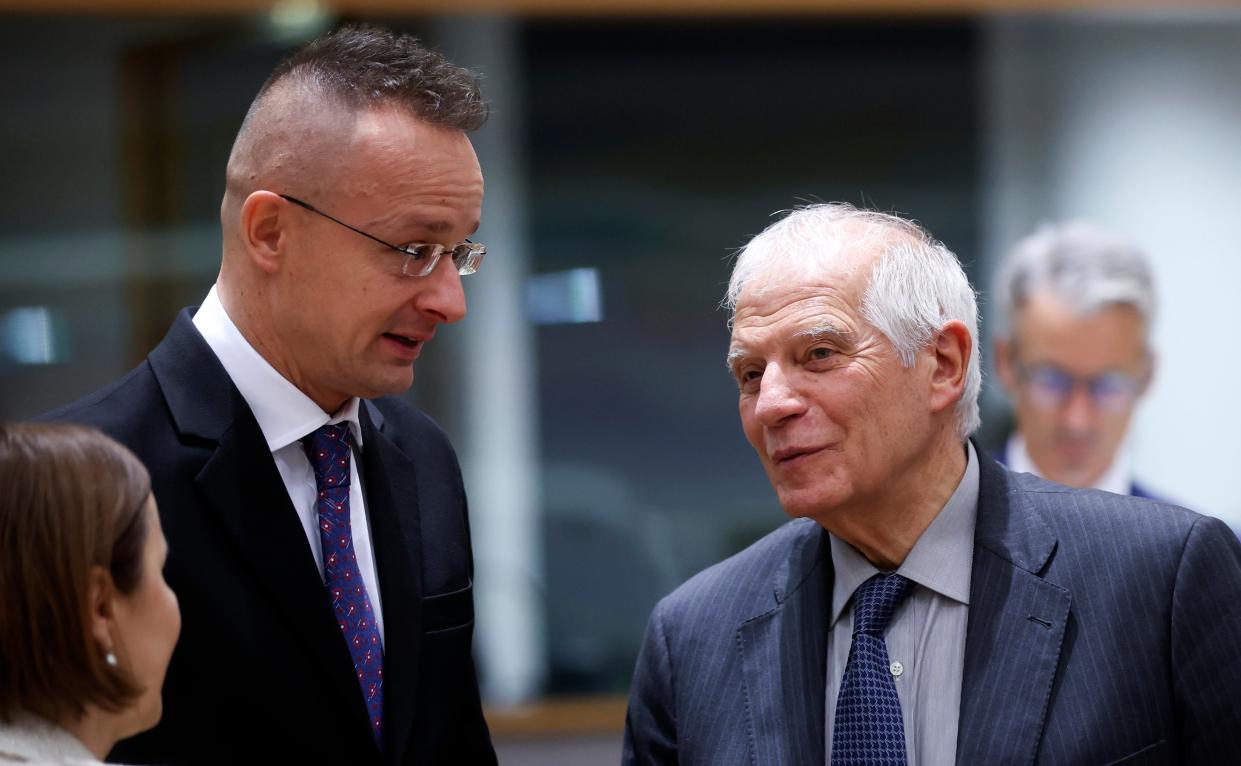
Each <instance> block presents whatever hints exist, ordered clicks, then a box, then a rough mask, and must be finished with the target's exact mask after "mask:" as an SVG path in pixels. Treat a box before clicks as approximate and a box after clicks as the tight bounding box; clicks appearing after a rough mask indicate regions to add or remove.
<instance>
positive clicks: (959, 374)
mask: <svg viewBox="0 0 1241 766" xmlns="http://www.w3.org/2000/svg"><path fill="white" fill-rule="evenodd" d="M931 351H932V352H933V353H934V356H935V368H934V370H933V371H932V373H931V411H932V412H939V411H941V410H944V409H947V408H950V407H955V406H956V404H957V402H958V401H960V399H961V396H962V394H964V393H965V380H966V373H967V372H968V370H969V362H970V355H971V354H972V353H973V351H974V339H973V338H971V337H970V331H969V330H967V329H966V328H965V324H964V323H963V322H960V321H958V320H956V319H954V320H952V321H951V322H948V323H946V324H945V325H944V326H943V327H941V328H940V329H939V333H938V334H937V335H936V336H935V339H934V341H933V343H932V347H931Z"/></svg>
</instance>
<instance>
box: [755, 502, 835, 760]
mask: <svg viewBox="0 0 1241 766" xmlns="http://www.w3.org/2000/svg"><path fill="white" fill-rule="evenodd" d="M826 541H827V534H826V533H825V532H823V530H822V529H821V528H820V527H819V526H818V525H817V524H807V526H806V531H805V533H804V534H803V535H802V537H801V538H799V540H798V541H797V543H796V544H795V546H794V548H793V550H792V551H791V552H790V556H789V559H788V561H787V564H786V566H785V567H784V568H783V569H782V570H781V572H780V574H779V575H778V576H777V577H776V582H775V583H774V585H773V597H772V601H771V604H772V608H771V609H770V610H769V611H767V612H764V613H762V614H759V615H758V616H756V617H754V618H752V619H750V620H747V621H746V622H744V623H742V624H741V626H740V627H739V628H738V629H737V650H738V652H740V654H741V673H742V677H743V679H744V681H745V695H746V712H747V714H748V716H749V719H750V720H749V722H750V727H749V730H750V734H751V739H750V751H751V754H752V755H753V758H752V762H753V763H754V764H762V765H763V766H767V764H808V763H823V759H824V728H823V727H824V720H823V716H824V714H825V713H824V695H825V694H826V686H827V679H826V673H827V666H826V663H827V613H828V608H827V599H828V594H829V593H830V592H831V557H830V553H829V550H830V549H829V548H828V546H827V542H826Z"/></svg>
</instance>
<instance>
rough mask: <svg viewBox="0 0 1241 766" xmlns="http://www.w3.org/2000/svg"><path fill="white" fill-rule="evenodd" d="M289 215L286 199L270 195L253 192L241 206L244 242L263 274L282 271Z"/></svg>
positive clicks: (268, 193)
mask: <svg viewBox="0 0 1241 766" xmlns="http://www.w3.org/2000/svg"><path fill="white" fill-rule="evenodd" d="M290 214H291V211H290V210H289V205H288V204H286V203H285V201H284V199H282V198H281V197H280V195H279V194H275V193H273V192H269V191H256V192H251V194H250V196H248V197H246V200H245V202H243V203H241V241H242V244H243V245H244V246H245V248H246V254H247V255H248V256H249V257H250V261H251V262H252V263H254V265H255V266H256V267H258V269H259V270H260V271H263V272H265V273H267V274H274V273H275V272H276V271H278V270H279V269H280V263H281V256H282V255H283V253H284V246H285V237H287V236H288V234H287V232H286V231H285V227H286V226H287V225H288V220H289V219H288V216H289V215H290Z"/></svg>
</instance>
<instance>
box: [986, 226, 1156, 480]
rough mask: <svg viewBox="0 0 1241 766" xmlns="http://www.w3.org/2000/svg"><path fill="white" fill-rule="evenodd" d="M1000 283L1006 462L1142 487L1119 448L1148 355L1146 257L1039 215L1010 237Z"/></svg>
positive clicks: (1087, 229)
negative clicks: (1008, 416)
mask: <svg viewBox="0 0 1241 766" xmlns="http://www.w3.org/2000/svg"><path fill="white" fill-rule="evenodd" d="M997 294H998V302H999V307H1000V311H1001V315H1000V317H999V319H1000V323H999V325H998V327H999V330H998V332H997V334H996V340H995V365H996V372H997V373H998V374H999V378H1000V381H1001V382H1002V383H1003V385H1004V388H1005V389H1006V390H1007V391H1008V393H1009V395H1010V396H1011V397H1012V399H1013V404H1014V408H1015V410H1016V418H1017V428H1016V430H1015V431H1014V433H1013V434H1012V435H1011V436H1010V437H1009V439H1008V443H1007V445H1006V446H1005V450H1004V456H1003V460H1004V462H1006V463H1007V464H1008V467H1009V468H1011V469H1012V470H1014V471H1018V472H1025V473H1034V474H1038V475H1039V476H1042V477H1044V478H1047V479H1051V480H1052V481H1055V482H1059V483H1060V484H1066V485H1068V486H1070V487H1093V488H1095V489H1105V490H1108V491H1109V492H1116V493H1118V494H1122V495H1136V496H1138V497H1150V494H1149V493H1148V492H1146V491H1145V490H1144V489H1143V488H1142V487H1141V486H1140V485H1138V484H1137V483H1136V482H1134V480H1133V475H1132V471H1131V468H1130V465H1129V461H1128V459H1127V457H1126V455H1125V453H1124V450H1123V445H1124V441H1125V434H1126V432H1127V431H1128V429H1129V423H1130V420H1131V418H1132V416H1133V412H1134V406H1135V405H1136V404H1137V402H1138V400H1139V399H1140V398H1141V397H1142V395H1143V394H1144V393H1145V392H1146V389H1147V387H1148V386H1149V384H1150V379H1151V372H1152V367H1153V361H1154V360H1153V356H1152V354H1151V351H1150V344H1149V342H1148V338H1149V334H1150V326H1151V319H1152V314H1153V313H1154V308H1155V291H1154V285H1153V280H1152V277H1151V270H1150V266H1149V265H1148V263H1147V261H1146V258H1145V256H1143V254H1142V253H1141V252H1140V251H1139V250H1138V249H1137V248H1135V247H1134V246H1133V245H1132V244H1130V243H1128V242H1126V241H1125V240H1123V239H1121V238H1120V237H1118V236H1116V235H1115V234H1113V233H1111V232H1108V231H1106V230H1104V229H1102V228H1100V227H1098V226H1096V225H1094V224H1091V223H1087V222H1084V221H1072V222H1068V223H1061V224H1056V225H1046V226H1043V227H1041V228H1039V229H1038V230H1037V231H1035V232H1034V233H1033V234H1031V235H1030V236H1029V237H1027V238H1026V239H1024V240H1022V241H1021V242H1019V243H1018V244H1017V245H1016V247H1014V248H1013V250H1012V252H1011V254H1010V255H1009V257H1008V259H1007V261H1006V262H1005V264H1004V266H1003V267H1002V269H1001V271H1000V285H999V288H998V290H997Z"/></svg>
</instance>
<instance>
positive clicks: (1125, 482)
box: [1004, 431, 1133, 495]
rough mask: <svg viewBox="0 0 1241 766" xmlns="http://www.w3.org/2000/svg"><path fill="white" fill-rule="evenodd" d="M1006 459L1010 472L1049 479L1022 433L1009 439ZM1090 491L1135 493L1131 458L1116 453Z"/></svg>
mask: <svg viewBox="0 0 1241 766" xmlns="http://www.w3.org/2000/svg"><path fill="white" fill-rule="evenodd" d="M1004 457H1005V462H1006V463H1008V470H1010V471H1012V472H1013V473H1032V474H1034V475H1035V476H1040V477H1042V478H1044V479H1046V478H1047V477H1046V476H1043V473H1042V472H1041V471H1039V469H1038V466H1036V465H1035V464H1034V458H1032V457H1030V451H1029V450H1028V449H1026V440H1025V437H1024V436H1022V435H1021V432H1020V431H1014V432H1013V434H1012V436H1009V437H1008V443H1007V444H1006V445H1005V447H1004ZM1090 489H1102V490H1105V491H1107V492H1113V493H1115V494H1117V495H1128V494H1131V493H1132V492H1133V471H1132V470H1130V467H1129V458H1128V455H1127V454H1126V453H1125V451H1124V450H1123V449H1119V450H1117V451H1116V456H1115V457H1113V458H1112V464H1111V465H1109V466H1108V467H1107V470H1105V471H1104V472H1103V473H1101V474H1099V478H1098V479H1097V480H1095V483H1094V484H1091V485H1090Z"/></svg>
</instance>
